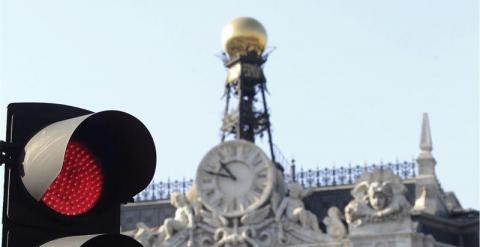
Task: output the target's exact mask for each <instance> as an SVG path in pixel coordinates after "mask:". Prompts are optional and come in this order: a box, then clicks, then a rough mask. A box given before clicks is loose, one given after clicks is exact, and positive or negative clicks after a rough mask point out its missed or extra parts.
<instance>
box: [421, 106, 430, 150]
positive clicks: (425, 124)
mask: <svg viewBox="0 0 480 247" xmlns="http://www.w3.org/2000/svg"><path fill="white" fill-rule="evenodd" d="M420 150H421V151H422V152H421V153H420V157H421V158H432V150H433V145H432V135H431V132H430V123H429V121H428V113H426V112H425V113H423V120H422V132H421V136H420Z"/></svg>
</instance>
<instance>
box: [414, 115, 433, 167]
mask: <svg viewBox="0 0 480 247" xmlns="http://www.w3.org/2000/svg"><path fill="white" fill-rule="evenodd" d="M432 149H433V145H432V135H431V132H430V123H429V121H428V114H427V113H423V120H422V132H421V135H420V154H419V155H418V158H417V163H418V170H419V175H426V174H429V175H434V174H435V168H434V166H435V164H436V161H435V158H433V155H432Z"/></svg>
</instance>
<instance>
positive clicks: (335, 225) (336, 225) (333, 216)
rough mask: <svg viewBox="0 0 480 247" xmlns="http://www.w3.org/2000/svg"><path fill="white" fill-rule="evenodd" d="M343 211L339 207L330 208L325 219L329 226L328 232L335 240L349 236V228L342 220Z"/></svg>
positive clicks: (324, 221)
mask: <svg viewBox="0 0 480 247" xmlns="http://www.w3.org/2000/svg"><path fill="white" fill-rule="evenodd" d="M343 218H344V217H343V215H342V212H340V209H338V208H337V207H331V208H329V209H328V216H327V217H325V218H324V219H323V223H324V224H325V225H326V226H327V234H328V236H329V237H331V238H332V239H334V240H340V239H343V238H345V237H346V236H347V228H346V227H345V225H344V224H343V222H342V219H343Z"/></svg>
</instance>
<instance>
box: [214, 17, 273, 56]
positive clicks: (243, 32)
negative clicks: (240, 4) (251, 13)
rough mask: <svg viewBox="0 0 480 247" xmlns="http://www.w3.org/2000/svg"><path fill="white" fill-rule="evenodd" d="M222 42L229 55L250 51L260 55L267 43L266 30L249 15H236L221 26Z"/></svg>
mask: <svg viewBox="0 0 480 247" xmlns="http://www.w3.org/2000/svg"><path fill="white" fill-rule="evenodd" d="M222 44H223V50H224V51H225V52H226V53H227V54H228V55H229V56H230V57H235V56H239V55H245V54H247V53H249V52H252V51H254V52H256V53H257V55H261V54H262V53H263V50H264V49H265V46H266V44H267V31H265V28H264V27H263V25H262V24H261V23H260V22H258V21H257V20H255V19H253V18H251V17H238V18H236V19H234V20H233V21H231V22H230V23H229V24H228V25H226V26H225V27H224V28H223V32H222Z"/></svg>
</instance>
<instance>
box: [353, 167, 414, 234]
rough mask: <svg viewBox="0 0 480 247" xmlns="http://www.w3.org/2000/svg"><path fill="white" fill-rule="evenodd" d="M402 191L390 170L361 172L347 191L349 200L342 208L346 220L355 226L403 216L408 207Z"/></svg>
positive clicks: (400, 182)
mask: <svg viewBox="0 0 480 247" xmlns="http://www.w3.org/2000/svg"><path fill="white" fill-rule="evenodd" d="M406 192H407V189H406V187H405V185H403V183H402V181H401V179H400V177H398V176H396V175H395V174H393V172H392V171H390V170H386V171H381V170H376V171H373V172H371V173H369V172H367V173H364V174H363V175H362V176H361V177H360V178H359V180H358V182H357V184H356V186H355V187H354V188H353V190H352V191H351V194H352V196H353V200H352V201H351V202H350V203H349V204H348V205H347V206H346V207H345V217H346V220H347V222H348V223H349V224H350V225H352V226H359V225H362V224H364V223H367V222H382V221H386V220H396V219H400V218H403V217H406V216H408V214H409V212H410V209H411V205H410V203H409V202H408V201H407V199H406V198H405V195H404V194H405V193H406Z"/></svg>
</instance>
